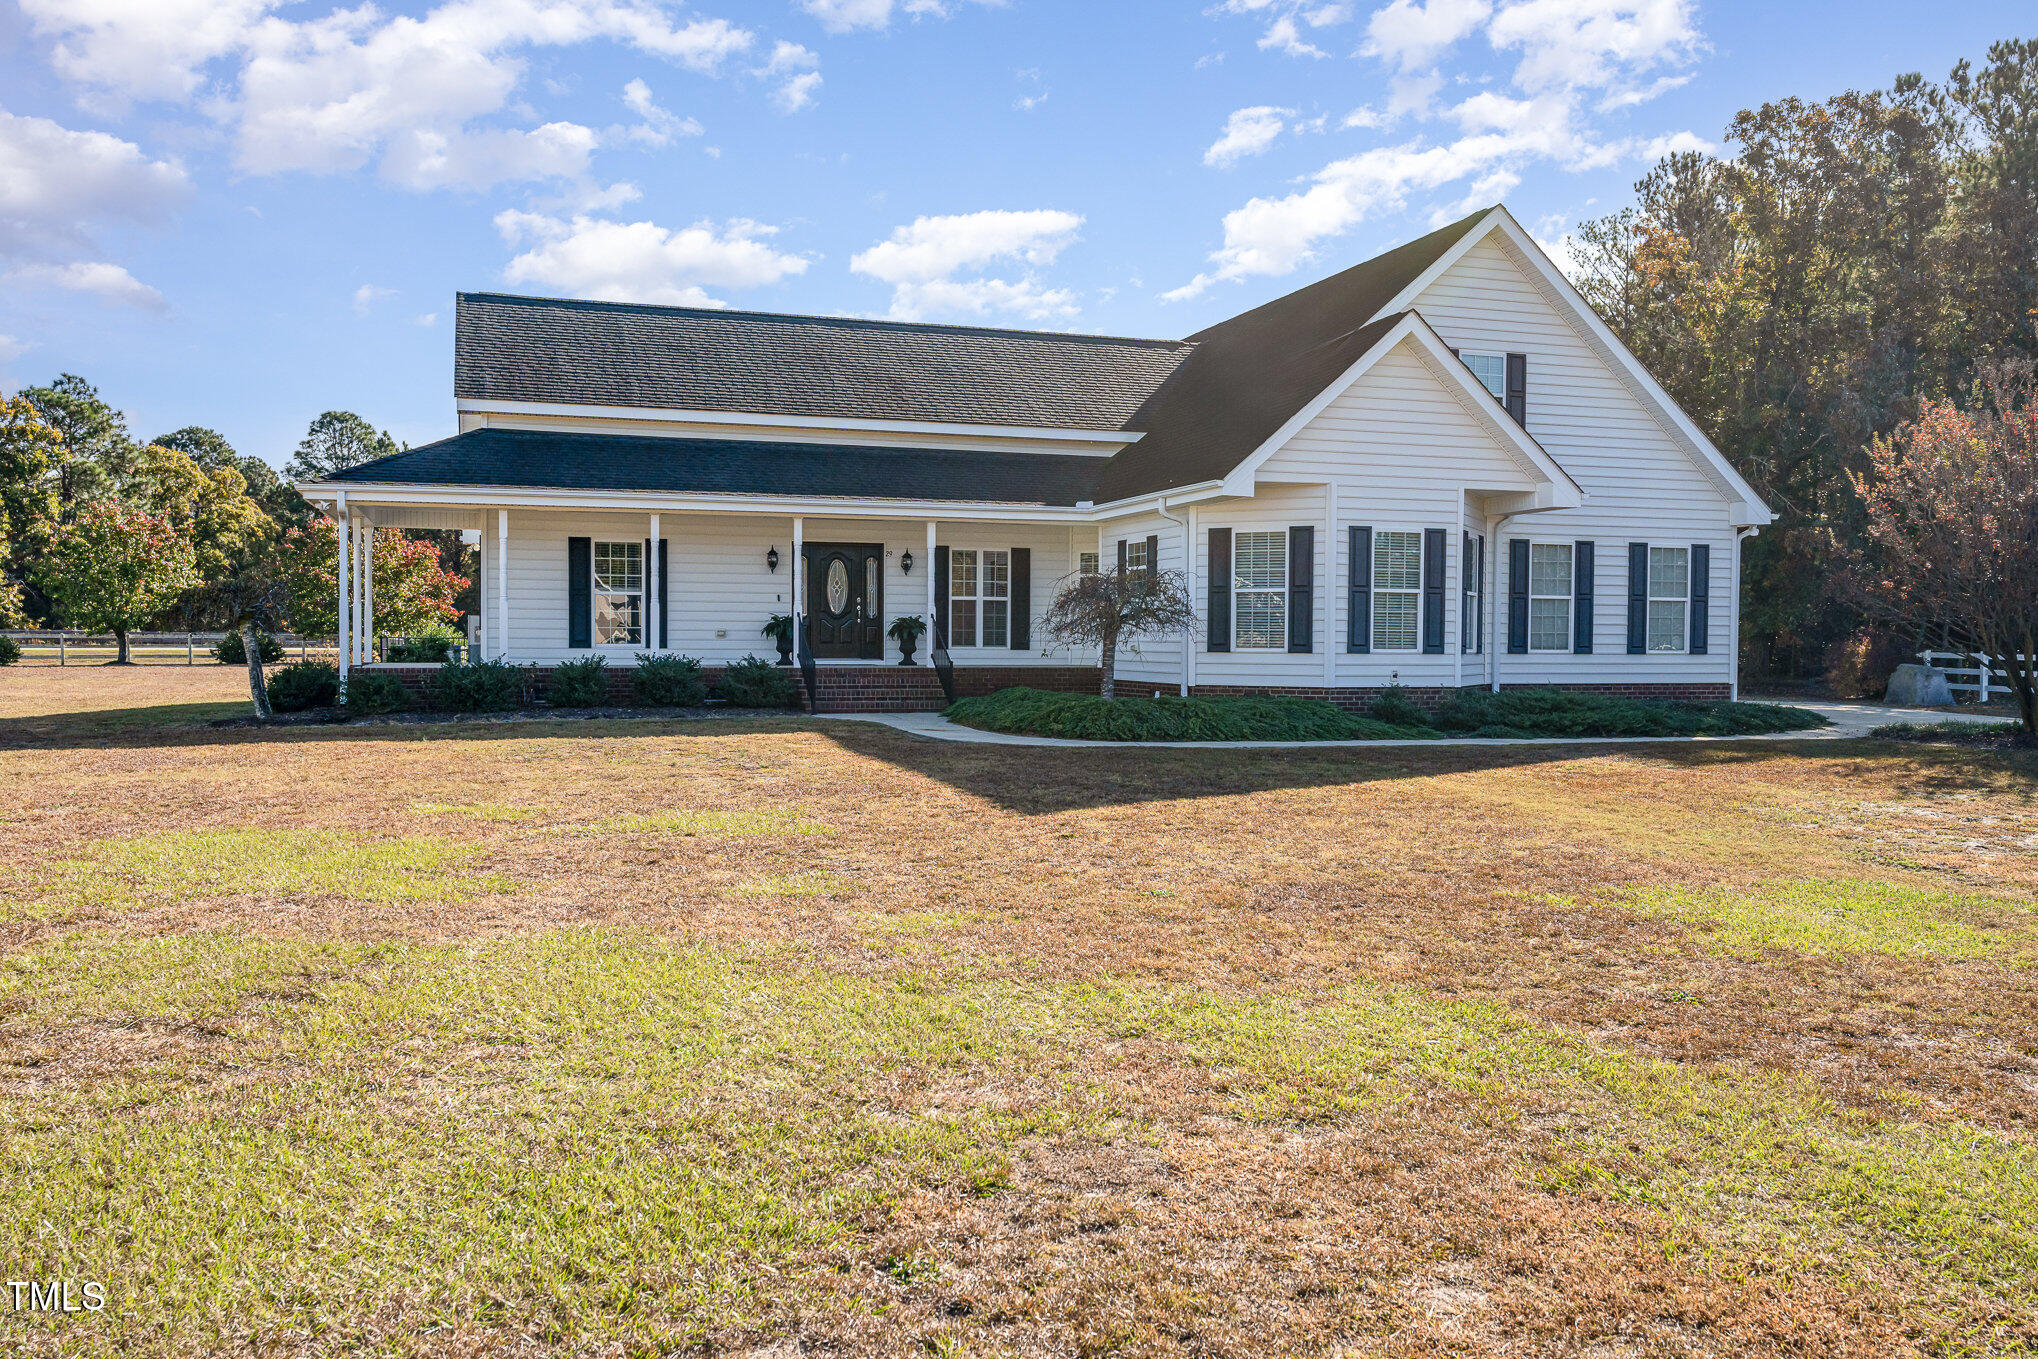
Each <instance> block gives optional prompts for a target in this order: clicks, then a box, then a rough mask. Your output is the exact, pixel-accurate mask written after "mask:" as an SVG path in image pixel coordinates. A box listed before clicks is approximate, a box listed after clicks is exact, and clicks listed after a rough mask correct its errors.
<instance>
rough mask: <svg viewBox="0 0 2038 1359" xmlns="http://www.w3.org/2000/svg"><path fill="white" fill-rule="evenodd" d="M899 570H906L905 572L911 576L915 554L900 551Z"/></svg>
mask: <svg viewBox="0 0 2038 1359" xmlns="http://www.w3.org/2000/svg"><path fill="white" fill-rule="evenodd" d="M899 570H901V571H903V572H904V573H905V574H907V575H909V576H910V575H912V574H913V554H912V553H910V552H902V553H900V554H899Z"/></svg>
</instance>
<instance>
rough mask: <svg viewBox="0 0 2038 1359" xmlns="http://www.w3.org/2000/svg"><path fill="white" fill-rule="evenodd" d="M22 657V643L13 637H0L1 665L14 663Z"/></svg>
mask: <svg viewBox="0 0 2038 1359" xmlns="http://www.w3.org/2000/svg"><path fill="white" fill-rule="evenodd" d="M20 659H21V643H19V642H17V641H15V640H14V639H13V638H12V637H0V665H12V664H14V663H15V662H16V661H18V660H20Z"/></svg>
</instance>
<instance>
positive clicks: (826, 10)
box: [799, 0, 1005, 33]
mask: <svg viewBox="0 0 2038 1359" xmlns="http://www.w3.org/2000/svg"><path fill="white" fill-rule="evenodd" d="M976 3H977V4H980V5H987V6H992V7H996V6H1000V5H1003V4H1004V3H1005V0H976ZM799 5H800V8H801V9H803V10H805V11H806V12H807V13H809V14H811V15H813V16H814V17H815V18H816V19H819V20H820V21H821V27H823V28H825V29H827V30H828V31H829V32H830V33H848V32H851V31H853V30H855V29H859V28H868V29H881V28H889V27H890V26H891V22H892V15H893V14H894V13H899V14H904V15H906V16H907V17H908V18H912V19H930V18H931V19H945V18H947V17H948V15H949V14H950V13H951V12H952V10H953V5H952V4H950V3H949V2H948V0H799Z"/></svg>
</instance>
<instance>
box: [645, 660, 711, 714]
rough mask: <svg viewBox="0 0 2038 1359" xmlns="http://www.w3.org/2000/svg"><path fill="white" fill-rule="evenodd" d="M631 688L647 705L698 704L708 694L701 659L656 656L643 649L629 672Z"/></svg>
mask: <svg viewBox="0 0 2038 1359" xmlns="http://www.w3.org/2000/svg"><path fill="white" fill-rule="evenodd" d="M630 688H631V690H632V692H633V693H634V694H635V696H636V700H637V703H638V705H639V706H641V707H645V708H698V707H699V706H700V705H701V702H702V700H704V699H705V698H707V696H708V685H707V681H705V680H703V679H702V678H701V663H700V660H699V658H697V657H694V656H654V655H651V654H650V653H649V652H640V653H638V656H637V668H636V669H635V670H634V671H632V672H631V673H630Z"/></svg>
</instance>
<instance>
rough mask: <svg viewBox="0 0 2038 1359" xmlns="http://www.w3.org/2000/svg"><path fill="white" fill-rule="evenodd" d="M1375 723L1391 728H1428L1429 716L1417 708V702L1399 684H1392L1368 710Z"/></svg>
mask: <svg viewBox="0 0 2038 1359" xmlns="http://www.w3.org/2000/svg"><path fill="white" fill-rule="evenodd" d="M1368 711H1369V712H1370V713H1371V714H1372V716H1373V718H1374V720H1375V721H1379V722H1385V723H1386V724H1387V725H1389V726H1391V727H1426V726H1428V725H1429V714H1428V713H1426V712H1424V711H1423V710H1422V709H1420V708H1418V707H1416V706H1415V700H1414V699H1411V698H1410V697H1409V696H1408V691H1407V690H1406V689H1404V688H1402V687H1401V686H1400V685H1399V684H1390V685H1388V686H1387V687H1386V689H1385V690H1383V691H1382V692H1381V694H1380V696H1379V697H1378V698H1376V699H1374V700H1373V706H1372V707H1371V708H1370V709H1368Z"/></svg>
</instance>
